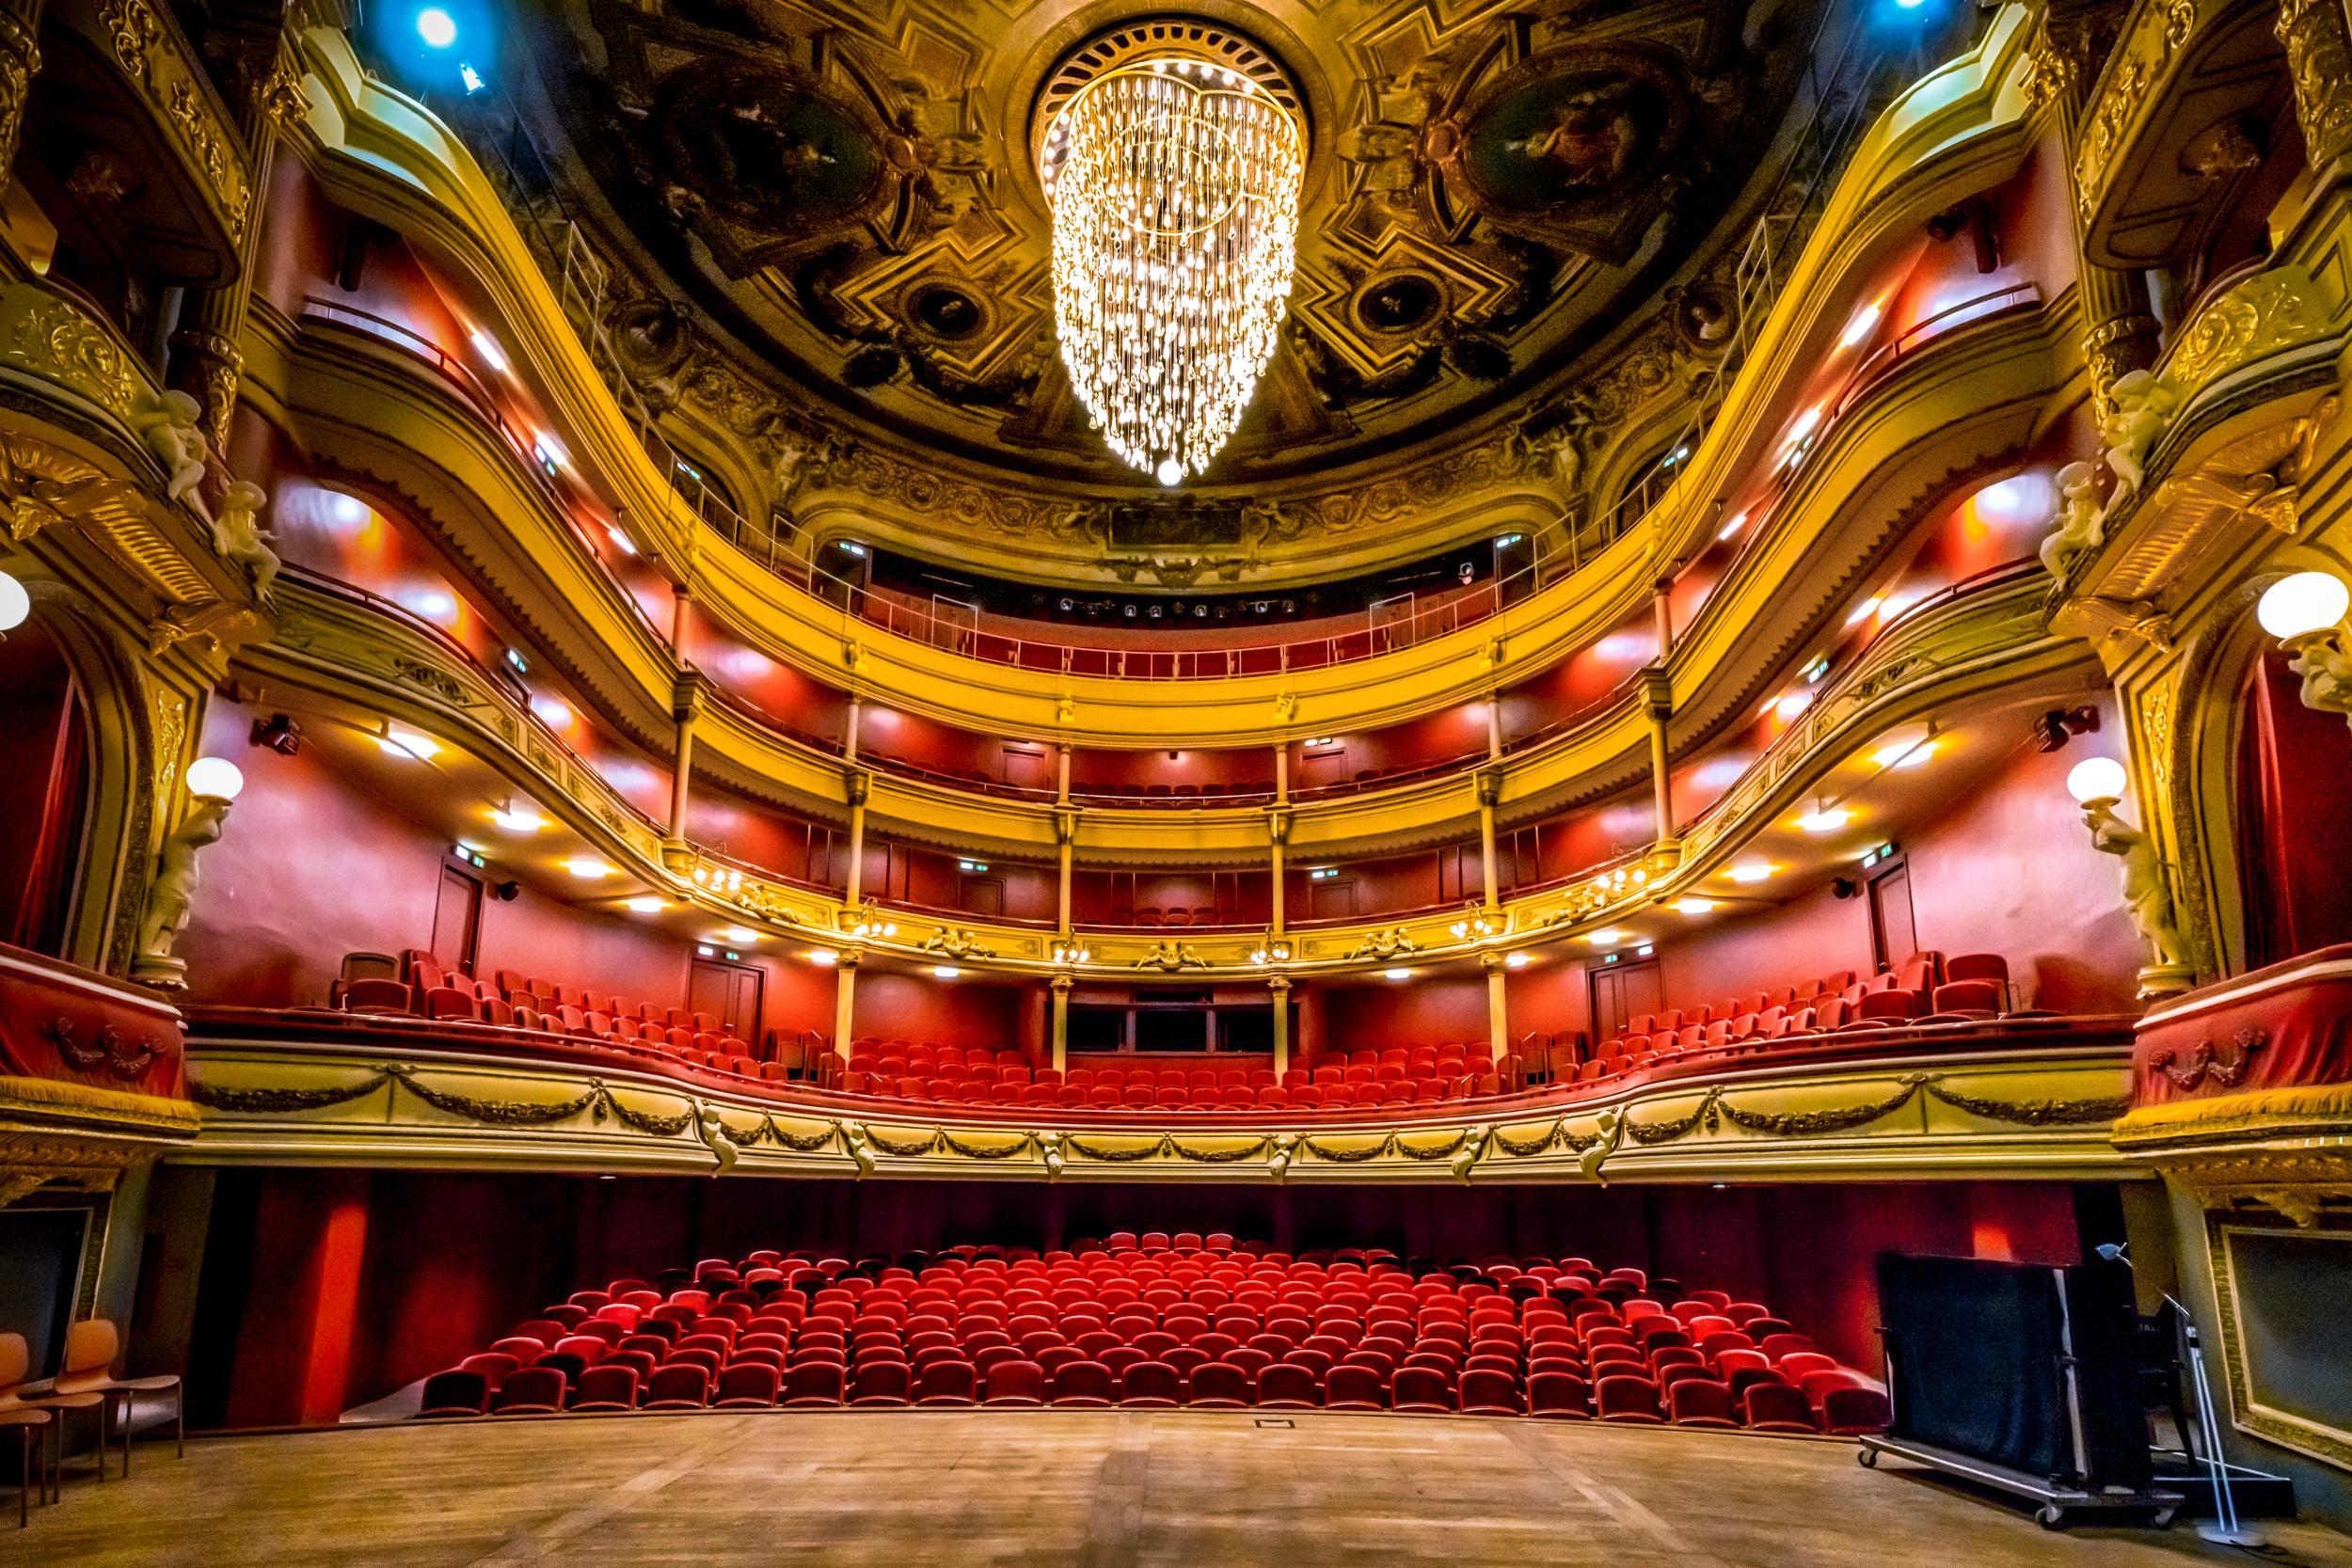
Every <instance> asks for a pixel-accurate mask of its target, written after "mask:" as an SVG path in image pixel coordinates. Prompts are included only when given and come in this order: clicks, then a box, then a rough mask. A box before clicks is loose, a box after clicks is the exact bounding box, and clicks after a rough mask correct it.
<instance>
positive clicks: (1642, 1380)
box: [1593, 1368, 1665, 1426]
mask: <svg viewBox="0 0 2352 1568" xmlns="http://www.w3.org/2000/svg"><path fill="white" fill-rule="evenodd" d="M1594 1370H1596V1371H1598V1370H1599V1369H1598V1368H1595V1369H1594ZM1593 1414H1595V1415H1596V1416H1597V1417H1599V1418H1601V1419H1602V1420H1604V1421H1616V1422H1622V1423H1628V1424H1631V1425H1637V1426H1656V1425H1658V1424H1660V1423H1661V1421H1663V1420H1664V1419H1665V1418H1664V1417H1663V1416H1662V1415H1661V1414H1660V1412H1659V1408H1658V1385H1657V1384H1655V1383H1652V1382H1651V1381H1650V1380H1649V1379H1648V1378H1646V1377H1636V1376H1632V1375H1630V1374H1626V1373H1603V1374H1602V1375H1601V1376H1600V1377H1598V1378H1597V1379H1596V1380H1595V1382H1594V1384H1593Z"/></svg>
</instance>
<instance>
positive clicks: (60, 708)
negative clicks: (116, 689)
mask: <svg viewBox="0 0 2352 1568" xmlns="http://www.w3.org/2000/svg"><path fill="white" fill-rule="evenodd" d="M0 724H5V725H6V731H5V733H7V734H8V736H10V737H11V751H12V753H13V755H14V756H16V757H17V758H19V759H21V761H20V765H19V766H17V767H14V768H7V769H0V774H5V776H4V777H0V940H5V941H7V942H11V943H13V944H15V945H16V946H19V947H26V948H30V949H32V950H33V951H34V952H37V953H46V954H49V955H51V956H52V957H56V956H58V955H59V954H60V952H61V949H62V945H63V942H64V939H65V920H66V911H67V909H68V907H69V906H70V905H71V904H72V897H73V877H74V871H75V868H76V866H77V865H78V863H79V862H80V859H81V847H82V832H83V828H84V824H85V822H86V820H87V808H88V799H87V797H88V794H89V789H88V779H89V727H88V723H87V718H86V716H85V712H84V708H83V705H82V699H81V693H80V691H79V689H77V688H76V686H75V683H74V679H73V673H72V669H71V668H70V667H69V666H68V665H67V663H66V661H65V657H64V656H63V655H62V654H61V653H60V652H59V651H58V649H57V647H56V644H55V643H54V642H52V641H49V640H48V639H47V638H45V637H43V636H41V635H40V633H39V632H38V631H32V630H25V631H20V632H18V633H17V634H16V635H15V636H13V637H11V638H9V639H8V640H7V641H5V642H0Z"/></svg>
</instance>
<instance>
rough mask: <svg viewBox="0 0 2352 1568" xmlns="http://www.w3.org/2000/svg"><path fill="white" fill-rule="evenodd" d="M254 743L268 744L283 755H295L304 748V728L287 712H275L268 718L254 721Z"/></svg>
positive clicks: (259, 744)
mask: <svg viewBox="0 0 2352 1568" xmlns="http://www.w3.org/2000/svg"><path fill="white" fill-rule="evenodd" d="M253 744H254V745H256V746H266V747H268V748H269V749H270V750H271V751H273V752H277V753H278V755H279V756H281V757H290V756H293V755H294V753H295V752H299V751H301V750H302V729H301V726H299V725H298V724H296V723H295V722H294V716H293V715H292V714H287V713H273V714H271V715H270V716H269V717H268V718H267V719H256V720H255V721H253Z"/></svg>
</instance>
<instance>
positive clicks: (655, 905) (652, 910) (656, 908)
mask: <svg viewBox="0 0 2352 1568" xmlns="http://www.w3.org/2000/svg"><path fill="white" fill-rule="evenodd" d="M621 907H622V908H623V909H625V910H627V911H628V912H629V913H631V914H660V912H661V911H663V910H666V909H668V908H669V907H670V901H669V900H668V899H666V898H662V897H658V896H656V895H653V894H650V893H641V894H639V895H637V896H636V897H634V898H631V899H629V900H628V901H627V902H625V903H624V904H623V905H622V906H621Z"/></svg>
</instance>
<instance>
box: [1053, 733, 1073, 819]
mask: <svg viewBox="0 0 2352 1568" xmlns="http://www.w3.org/2000/svg"><path fill="white" fill-rule="evenodd" d="M1054 803H1055V804H1057V805H1063V806H1066V805H1068V804H1070V742H1068V741H1066V740H1065V741H1063V742H1062V743H1061V747H1060V750H1059V752H1057V754H1056V756H1055V759H1054Z"/></svg>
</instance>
